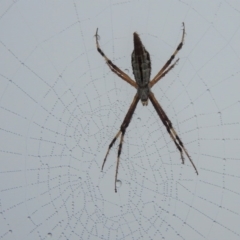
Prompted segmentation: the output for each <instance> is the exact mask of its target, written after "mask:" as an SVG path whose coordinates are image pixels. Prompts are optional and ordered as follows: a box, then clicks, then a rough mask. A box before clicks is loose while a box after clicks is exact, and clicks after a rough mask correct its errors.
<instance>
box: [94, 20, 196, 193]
mask: <svg viewBox="0 0 240 240" xmlns="http://www.w3.org/2000/svg"><path fill="white" fill-rule="evenodd" d="M184 36H185V25H184V23H183V33H182V39H181V42H180V43H179V44H178V46H177V48H176V50H175V52H174V53H173V54H172V56H171V57H170V58H169V59H168V61H167V62H166V63H165V64H164V65H163V67H162V68H161V69H160V71H159V72H158V73H157V75H156V76H155V77H154V78H153V79H152V80H151V81H150V74H151V60H150V55H149V53H148V51H147V50H146V49H145V47H144V45H143V44H142V41H141V39H140V37H139V35H138V34H137V33H136V32H134V33H133V43H134V50H133V52H132V70H133V75H134V78H135V81H134V80H132V79H131V78H130V77H129V76H128V75H127V74H126V73H124V72H123V71H122V70H121V69H120V68H118V67H117V66H116V65H115V64H114V63H113V62H112V61H111V60H110V59H109V58H108V57H107V56H106V55H105V54H104V52H103V51H102V49H101V48H100V45H99V43H98V28H97V30H96V34H95V37H96V46H97V50H98V52H99V53H100V54H101V55H102V57H103V58H104V59H105V61H106V63H107V65H108V67H109V68H110V69H111V71H112V72H114V73H115V74H117V75H118V77H120V78H122V79H123V80H124V81H126V82H127V83H129V84H130V85H132V86H133V87H135V88H136V90H137V93H136V94H135V96H134V98H133V101H132V103H131V105H130V107H129V110H128V112H127V114H126V116H125V118H124V120H123V122H122V125H121V126H120V130H119V131H118V133H117V134H116V136H115V137H114V138H113V140H112V141H111V143H110V144H109V147H108V150H107V153H106V156H105V158H104V160H103V164H102V170H103V168H104V165H105V163H106V160H107V156H108V154H109V151H110V150H111V148H112V146H113V145H114V143H115V141H116V140H117V139H118V137H120V143H119V146H118V153H117V166H116V172H115V183H114V184H115V192H117V176H118V168H119V161H120V155H121V151H122V146H123V139H124V135H125V133H126V129H127V127H128V125H129V123H130V122H131V119H132V116H133V113H134V111H135V109H136V107H137V104H138V102H139V100H141V102H142V105H143V106H147V105H148V99H150V101H151V102H152V105H153V107H154V108H155V110H156V112H157V114H158V116H159V117H160V119H161V120H162V123H163V124H164V126H165V127H166V129H167V132H168V133H169V135H170V137H171V138H172V140H173V142H174V143H175V145H176V147H177V149H178V150H179V152H180V155H181V159H182V163H183V164H184V157H183V153H185V155H186V156H187V157H188V159H189V161H190V162H191V164H192V166H193V168H194V169H195V171H196V174H197V175H198V171H197V168H196V166H195V165H194V163H193V161H192V159H191V157H190V155H189V154H188V152H187V150H186V148H185V147H184V144H183V142H182V140H181V139H180V137H179V136H178V134H177V133H176V131H175V129H174V128H173V126H172V123H171V121H170V120H169V118H168V117H167V115H166V113H165V112H164V110H163V109H162V107H161V105H160V103H159V102H158V101H157V99H156V98H155V96H154V94H153V93H152V91H151V88H152V87H153V86H154V85H155V84H156V83H157V82H158V81H159V80H160V79H162V78H163V77H164V76H165V75H166V74H167V73H168V72H170V71H171V70H172V69H173V68H174V67H175V65H176V64H177V63H178V61H179V58H178V59H177V60H176V61H175V62H174V63H172V61H173V59H174V58H175V56H176V55H177V53H178V52H179V51H180V50H181V49H182V46H183V41H184ZM171 63H172V64H171Z"/></svg>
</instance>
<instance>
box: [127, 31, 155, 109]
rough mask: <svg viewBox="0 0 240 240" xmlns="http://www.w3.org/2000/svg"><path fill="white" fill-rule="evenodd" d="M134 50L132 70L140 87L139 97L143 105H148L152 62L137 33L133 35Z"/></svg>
mask: <svg viewBox="0 0 240 240" xmlns="http://www.w3.org/2000/svg"><path fill="white" fill-rule="evenodd" d="M133 41H134V50H133V53H132V69H133V75H134V77H135V80H136V83H137V85H138V96H139V98H140V99H141V101H142V104H143V105H147V100H148V95H149V91H150V89H149V86H148V83H149V81H150V75H151V62H150V55H149V53H148V51H147V50H146V49H145V48H144V46H143V44H142V42H141V39H140V37H139V36H138V34H137V33H134V34H133Z"/></svg>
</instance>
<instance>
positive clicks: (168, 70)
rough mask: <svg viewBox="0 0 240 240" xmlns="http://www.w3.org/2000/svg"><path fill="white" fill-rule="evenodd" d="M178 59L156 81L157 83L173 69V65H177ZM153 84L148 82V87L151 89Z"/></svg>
mask: <svg viewBox="0 0 240 240" xmlns="http://www.w3.org/2000/svg"><path fill="white" fill-rule="evenodd" d="M178 61H179V58H178V59H177V60H176V61H175V62H174V63H173V64H172V65H171V66H170V67H169V68H167V69H166V70H165V71H164V72H163V73H162V74H161V75H160V76H159V78H158V80H157V81H159V80H160V79H162V78H163V77H164V76H165V75H167V73H169V72H170V71H171V70H172V69H173V68H174V67H175V65H176V64H177V63H178ZM154 84H155V82H150V83H149V87H150V88H151V87H152V86H153V85H154Z"/></svg>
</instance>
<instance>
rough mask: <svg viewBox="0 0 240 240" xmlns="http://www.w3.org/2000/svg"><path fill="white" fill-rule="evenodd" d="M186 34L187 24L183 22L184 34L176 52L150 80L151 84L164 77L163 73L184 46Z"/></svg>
mask: <svg viewBox="0 0 240 240" xmlns="http://www.w3.org/2000/svg"><path fill="white" fill-rule="evenodd" d="M184 36H185V25H184V23H183V34H182V40H181V42H180V43H179V44H178V47H177V48H176V50H175V52H174V53H173V54H172V56H171V57H170V58H169V60H168V61H167V62H166V63H165V64H164V66H163V67H162V68H161V70H160V71H159V72H158V73H157V75H156V76H155V77H154V78H153V79H152V81H151V82H150V85H151V86H153V85H154V84H156V83H157V82H158V81H159V80H160V79H161V78H162V73H163V72H164V71H165V70H166V69H167V68H168V66H169V65H170V64H171V62H172V60H173V59H174V58H175V56H176V55H177V53H178V52H179V51H180V50H181V48H182V46H183V41H184Z"/></svg>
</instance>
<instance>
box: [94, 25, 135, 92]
mask: <svg viewBox="0 0 240 240" xmlns="http://www.w3.org/2000/svg"><path fill="white" fill-rule="evenodd" d="M95 37H96V46H97V50H98V52H99V53H100V54H101V55H102V57H103V58H104V59H105V61H106V63H107V65H108V66H109V68H110V69H111V71H113V72H114V73H115V74H117V75H118V76H119V77H120V78H122V79H123V80H124V81H126V82H128V83H129V84H130V85H132V86H133V87H135V88H137V84H136V82H134V81H133V80H132V79H131V78H130V77H129V76H128V75H127V74H126V73H125V72H123V71H122V70H121V69H120V68H118V67H117V66H116V65H115V64H114V63H113V62H112V61H111V60H110V59H109V58H108V57H107V56H106V55H105V54H104V52H103V51H102V49H101V48H100V45H99V43H98V28H97V30H96V34H95Z"/></svg>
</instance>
